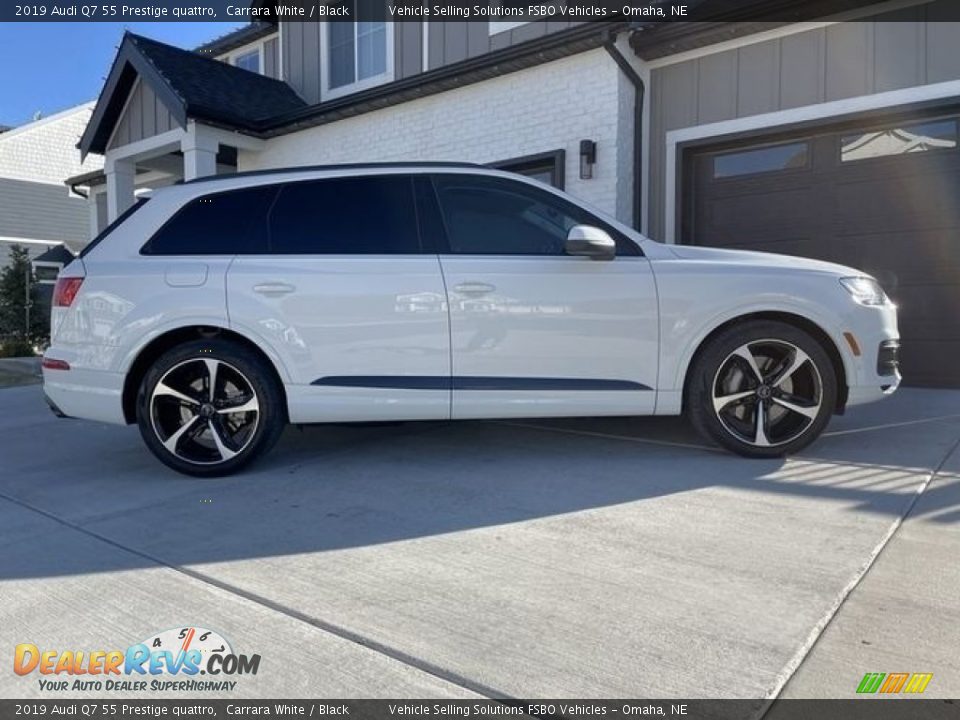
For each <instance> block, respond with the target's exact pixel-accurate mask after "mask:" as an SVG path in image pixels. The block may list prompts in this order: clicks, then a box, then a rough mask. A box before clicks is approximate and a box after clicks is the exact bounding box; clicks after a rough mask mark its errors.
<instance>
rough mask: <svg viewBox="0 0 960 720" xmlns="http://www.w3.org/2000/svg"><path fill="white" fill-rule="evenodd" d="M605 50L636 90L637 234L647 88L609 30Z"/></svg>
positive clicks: (634, 102) (635, 227)
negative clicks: (644, 108)
mask: <svg viewBox="0 0 960 720" xmlns="http://www.w3.org/2000/svg"><path fill="white" fill-rule="evenodd" d="M602 37H603V48H604V50H606V51H607V53H608V54H609V55H610V57H612V58H613V61H614V62H615V63H616V64H617V66H618V67H619V68H620V70H621V71H622V72H623V74H624V75H626V76H627V80H629V81H630V82H631V84H632V85H633V89H634V94H633V98H634V99H633V105H634V107H633V227H634V229H635V230H636V231H637V232H640V228H642V227H643V222H642V218H641V217H640V216H641V214H642V213H643V199H642V198H643V100H644V95H645V92H646V88H645V86H644V84H643V78H641V77H640V75H639V74H638V73H637V71H636V70H634V69H633V66H632V65H631V64H630V63H629V62H628V61H627V59H626V58H625V57H624V56H623V54H622V53H621V52H620V50H619V49H618V48H617V45H616V38H615V37H613V36H611V34H610V31H609V30H604V31H603V36H602Z"/></svg>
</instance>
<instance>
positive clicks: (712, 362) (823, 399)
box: [685, 320, 837, 458]
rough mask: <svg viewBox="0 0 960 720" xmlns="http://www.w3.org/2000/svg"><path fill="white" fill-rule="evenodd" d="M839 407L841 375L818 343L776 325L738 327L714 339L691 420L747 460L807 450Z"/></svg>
mask: <svg viewBox="0 0 960 720" xmlns="http://www.w3.org/2000/svg"><path fill="white" fill-rule="evenodd" d="M804 357H805V358H806V359H804ZM750 358H752V362H751V360H750ZM791 369H792V372H789V374H788V371H790V370H791ZM757 371H759V373H760V377H758V376H757ZM836 404H837V378H836V373H835V371H834V368H833V364H832V363H831V361H830V357H829V356H828V355H827V352H826V350H825V349H824V348H823V346H822V345H821V344H820V342H818V341H817V340H816V339H815V338H813V337H812V336H811V335H810V334H809V333H806V332H804V331H803V330H800V329H799V328H797V327H794V326H793V325H788V324H786V323H781V322H776V321H772V320H760V321H753V322H747V323H743V324H740V325H735V326H732V327H730V328H729V329H727V330H725V331H723V332H721V333H720V334H718V335H717V336H716V337H714V338H712V339H711V340H710V341H709V344H708V345H706V346H705V347H704V348H702V349H701V351H700V352H699V353H698V355H697V357H696V359H695V360H694V362H693V363H692V365H691V367H690V371H689V374H688V381H687V385H686V397H685V408H686V413H687V415H688V416H689V418H690V420H691V422H692V423H693V426H694V427H695V428H696V429H697V431H698V432H699V433H700V434H701V435H702V436H703V437H704V438H706V439H707V440H711V441H713V442H715V443H717V444H719V445H721V446H722V447H724V448H726V449H728V450H732V451H733V452H735V453H737V454H739V455H743V456H744V457H754V458H770V457H782V456H784V455H789V454H791V453H795V452H798V451H799V450H802V449H803V448H805V447H807V446H808V445H809V444H810V443H812V442H813V441H814V440H816V439H817V437H818V436H819V435H820V433H821V432H823V429H824V428H825V427H826V426H827V423H828V422H830V417H831V416H832V415H833V411H834V409H835V407H836ZM758 417H759V419H760V420H761V422H760V423H759V424H758V422H757V420H758Z"/></svg>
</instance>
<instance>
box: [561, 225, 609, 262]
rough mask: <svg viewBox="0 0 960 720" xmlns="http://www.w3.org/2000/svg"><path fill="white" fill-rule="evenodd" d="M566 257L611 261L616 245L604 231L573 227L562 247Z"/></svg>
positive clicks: (594, 228)
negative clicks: (577, 256) (579, 256)
mask: <svg viewBox="0 0 960 720" xmlns="http://www.w3.org/2000/svg"><path fill="white" fill-rule="evenodd" d="M563 249H564V251H565V252H566V253H567V255H583V256H585V257H589V258H593V259H594V260H613V258H615V257H616V256H617V243H616V242H614V240H613V238H612V237H610V235H609V234H608V233H607V232H606V231H605V230H601V229H600V228H598V227H593V226H591V225H574V226H573V227H572V228H570V232H568V233H567V241H566V242H565V243H564V246H563Z"/></svg>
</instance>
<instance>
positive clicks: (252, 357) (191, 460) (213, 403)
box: [137, 339, 286, 477]
mask: <svg viewBox="0 0 960 720" xmlns="http://www.w3.org/2000/svg"><path fill="white" fill-rule="evenodd" d="M282 392H283V391H282V389H281V388H280V387H279V384H278V382H277V381H276V379H275V377H274V375H273V373H272V371H271V369H270V368H269V367H267V365H266V363H265V362H264V361H263V360H262V359H261V358H260V357H258V356H257V355H256V354H254V353H253V352H251V351H250V350H248V349H247V348H245V347H243V346H242V345H239V344H237V343H233V342H230V341H226V340H220V339H211V340H196V341H192V342H188V343H184V344H183V345H179V346H177V347H175V348H173V349H171V350H169V351H167V352H166V353H164V354H163V355H161V356H160V357H159V358H158V359H157V360H156V362H155V363H154V364H153V366H152V367H151V368H150V369H149V370H148V371H147V374H146V376H145V377H144V379H143V382H142V383H141V386H140V392H139V394H138V397H137V424H138V425H139V427H140V434H141V435H142V436H143V439H144V441H145V442H146V444H147V447H148V448H150V450H151V451H152V452H153V454H154V455H156V456H157V458H159V460H160V461H161V462H163V463H165V464H166V465H168V466H170V467H171V468H173V469H174V470H177V471H179V472H182V473H185V474H187V475H197V476H204V477H211V476H216V475H226V474H229V473H232V472H234V471H236V470H239V469H240V468H241V467H243V466H244V465H247V464H248V463H250V462H252V461H253V460H254V459H255V458H256V457H257V456H258V455H260V454H262V453H264V452H266V451H267V450H269V449H270V448H271V447H272V446H273V444H274V443H276V441H277V440H278V439H279V437H280V434H281V432H282V431H283V428H284V425H285V423H286V415H285V412H284V410H283V395H282Z"/></svg>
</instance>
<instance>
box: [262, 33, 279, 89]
mask: <svg viewBox="0 0 960 720" xmlns="http://www.w3.org/2000/svg"><path fill="white" fill-rule="evenodd" d="M263 74H264V75H266V76H267V77H271V78H274V79H279V78H280V39H279V38H278V37H271V38H270V39H269V40H267V41H266V42H264V43H263Z"/></svg>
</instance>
